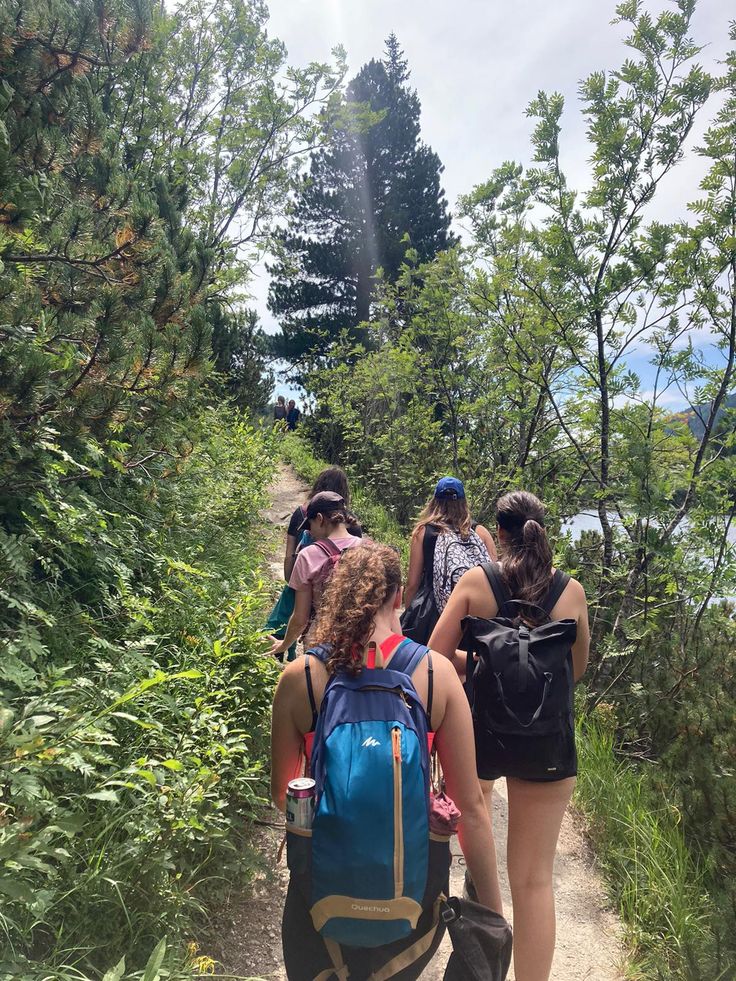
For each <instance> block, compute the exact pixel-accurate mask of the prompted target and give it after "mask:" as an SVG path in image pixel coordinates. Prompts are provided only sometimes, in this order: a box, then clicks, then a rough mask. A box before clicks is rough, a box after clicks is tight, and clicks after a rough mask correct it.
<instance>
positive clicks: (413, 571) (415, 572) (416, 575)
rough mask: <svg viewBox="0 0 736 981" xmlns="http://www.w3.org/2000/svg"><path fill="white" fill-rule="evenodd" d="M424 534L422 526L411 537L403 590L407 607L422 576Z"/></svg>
mask: <svg viewBox="0 0 736 981" xmlns="http://www.w3.org/2000/svg"><path fill="white" fill-rule="evenodd" d="M424 532H425V526H424V525H423V526H422V527H421V528H419V529H418V530H417V531H415V532H414V534H413V535H412V536H411V548H410V550H409V572H408V573H407V577H406V588H405V590H404V605H405V606H408V605H409V604H410V603H411V601H412V600H413V599H414V597H415V595H416V592H417V590H418V589H419V584H420V583H421V581H422V576H423V574H424Z"/></svg>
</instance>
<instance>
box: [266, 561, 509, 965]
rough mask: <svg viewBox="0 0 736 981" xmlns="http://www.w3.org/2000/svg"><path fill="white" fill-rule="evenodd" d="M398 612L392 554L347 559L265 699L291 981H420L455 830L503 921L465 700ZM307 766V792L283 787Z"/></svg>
mask: <svg viewBox="0 0 736 981" xmlns="http://www.w3.org/2000/svg"><path fill="white" fill-rule="evenodd" d="M311 547H313V546H311ZM303 554H305V553H302V555H303ZM300 559H301V556H300V557H299V558H298V559H297V565H298V564H299V561H300ZM400 607H401V564H400V560H399V556H398V555H397V553H396V552H395V551H394V550H392V549H391V548H388V547H387V546H384V545H373V544H371V545H360V546H358V547H356V548H353V549H351V550H350V551H349V552H347V553H346V554H345V555H344V556H343V558H342V559H341V560H340V563H339V564H338V566H337V568H336V569H335V572H334V573H333V575H332V578H331V579H330V582H329V583H328V585H327V587H326V589H325V594H324V602H323V603H322V605H321V607H320V610H319V613H318V616H317V620H316V623H315V626H314V629H313V640H314V644H315V645H316V646H313V647H312V648H311V649H310V650H309V651H308V652H307V654H306V655H305V657H301V658H298V659H297V660H296V661H294V662H292V663H291V664H289V665H287V667H286V668H285V670H284V672H283V674H282V675H281V678H280V680H279V684H278V687H277V689H276V695H275V697H274V703H273V720H272V750H271V794H272V797H273V800H274V802H275V804H276V806H277V807H279V808H280V809H281V810H282V811H283V810H286V814H287V836H286V837H287V861H288V865H289V870H290V881H289V888H288V893H287V896H286V903H285V906H284V914H283V920H282V941H283V948H284V963H285V966H286V973H287V977H288V978H289V981H313V979H315V978H325V979H326V978H328V977H329V978H332V977H333V976H336V977H338V978H345V977H349V978H350V979H351V981H365V979H367V978H369V977H371V976H373V975H374V973H375V972H380V974H377V975H376V976H380V977H381V978H385V979H387V981H388V979H390V978H397V979H399V978H400V979H401V981H413V979H416V978H418V977H419V976H420V974H421V973H422V971H423V970H424V968H425V967H426V966H427V964H428V963H429V961H430V960H431V958H432V956H433V954H434V953H435V951H436V949H437V946H438V944H439V942H440V939H441V936H442V933H443V931H444V923H443V921H442V919H441V918H440V917H439V915H438V914H439V906H440V898H439V897H440V893H442V892H443V891H446V890H447V888H448V874H449V864H450V849H449V841H450V836H451V834H452V833H453V831H454V830H455V828H456V829H457V833H458V836H459V840H460V845H461V847H462V850H463V853H464V855H465V860H466V862H467V866H468V868H469V870H470V872H471V874H472V877H473V882H474V883H475V885H476V888H477V892H478V897H479V899H480V902H481V903H483V904H485V905H487V906H489V907H491V908H493V909H495V910H498V911H499V912H500V910H501V895H500V889H499V884H498V880H497V878H496V869H495V862H494V860H493V854H492V850H491V849H489V847H488V842H489V840H490V836H491V824H490V818H489V815H488V812H487V810H486V807H485V804H484V800H483V795H482V793H481V790H480V786H479V783H478V780H477V777H476V770H475V755H474V748H473V727H472V720H471V716H470V710H469V708H468V702H467V698H466V696H465V693H464V691H463V689H462V686H461V684H460V681H459V679H458V677H457V674H456V673H455V671H454V670H453V668H452V666H451V665H450V664H449V663H448V662H447V660H445V659H444V658H443V657H441V656H439V655H436V654H435V655H434V656H433V655H432V654H431V653H429V652H428V651H427V648H426V647H423V646H421V645H419V644H415V643H413V642H412V641H408V640H406V639H405V638H403V637H402V636H401V635H400V632H399V623H398V611H399V609H400ZM397 686H398V688H397ZM398 690H400V691H401V692H402V697H397V691H398ZM386 719H387V720H389V721H381V720H386ZM376 720H378V721H376ZM430 745H432V746H434V747H436V749H437V752H438V754H439V759H440V762H441V764H442V771H443V773H444V777H445V781H446V789H447V795H449V797H450V798H452V800H453V801H454V802H455V804H456V805H457V808H459V810H460V815H461V816H458V814H457V811H456V809H455V808H452V811H451V813H452V820H450V821H447V820H444V821H442V820H441V818H440V816H438V809H437V806H436V804H437V798H435V797H434V796H433V795H431V794H430V777H429V772H428V770H429V752H430ZM305 757H306V759H307V760H308V761H309V762H308V766H309V770H308V772H310V773H311V775H312V777H313V778H314V780H312V779H308V780H296V781H295V779H294V778H297V777H299V776H300V775H301V774H302V773H303V772H304V771H303V766H304V760H305ZM443 800H444V801H445V803H446V804H447V806H448V807H449V806H450V802H449V801H447V800H446V799H443ZM458 818H459V823H458ZM438 822H441V823H439V826H438ZM333 972H334V974H333Z"/></svg>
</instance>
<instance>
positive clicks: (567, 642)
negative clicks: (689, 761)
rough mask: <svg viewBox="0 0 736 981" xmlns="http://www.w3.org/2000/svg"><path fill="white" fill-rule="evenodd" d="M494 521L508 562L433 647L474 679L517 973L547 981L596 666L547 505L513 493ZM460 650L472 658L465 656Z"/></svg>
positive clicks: (484, 783) (476, 575) (522, 978)
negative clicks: (581, 726) (587, 695)
mask: <svg viewBox="0 0 736 981" xmlns="http://www.w3.org/2000/svg"><path fill="white" fill-rule="evenodd" d="M496 523H497V527H498V541H499V547H500V553H501V557H500V561H499V563H488V564H486V565H484V566H482V567H479V568H477V569H472V570H470V572H468V573H466V574H465V575H464V576H463V578H462V579H461V580H460V582H459V583H458V585H457V587H456V588H455V590H454V591H453V593H452V595H451V597H450V599H449V601H448V603H447V606H446V607H445V609H444V612H443V613H442V616H441V617H440V619H439V621H438V623H437V626H436V628H435V630H434V632H433V633H432V637H431V638H430V646H431V647H432V649H433V650H437V651H440V652H441V653H443V654H445V656H446V657H448V658H449V659H450V660H451V661H452V662H453V663H454V664H455V667H456V669H457V670H458V673H459V674H460V675H461V676H462V675H467V680H466V690H467V692H468V695H469V697H470V700H471V708H472V713H473V724H474V730H475V743H476V758H477V766H478V776H479V778H480V782H481V787H482V789H483V793H484V795H485V798H486V803H487V805H488V809H489V813H492V810H491V794H492V790H493V781H494V780H497V779H498V778H499V777H505V778H506V785H507V789H508V851H507V867H508V876H509V882H510V886H511V897H512V903H513V910H514V970H515V975H516V977H517V978H519V981H547V979H548V978H549V974H550V970H551V967H552V958H553V955H554V947H555V906H554V892H553V888H552V872H553V866H554V859H555V852H556V849H557V840H558V837H559V833H560V826H561V824H562V818H563V815H564V813H565V810H566V808H567V805H568V803H569V801H570V797H571V795H572V791H573V788H574V786H575V775H576V773H577V755H576V751H575V730H574V722H573V687H574V684H575V683H576V682H577V681H578V680H579V679H580V678H581V677H582V675H583V674H584V672H585V669H586V666H587V663H588V650H589V646H590V630H589V626H588V609H587V602H586V598H585V592H584V590H583V587H582V586H581V585H580V583H579V582H577V581H576V580H575V579H571V578H570V577H569V576H567V575H565V573H563V572H561V571H560V570H556V569H554V568H553V565H552V549H551V548H550V544H549V541H548V539H547V532H546V530H545V527H544V506H543V505H542V503H541V501H539V500H538V498H536V497H535V496H534V495H533V494H529V493H527V492H525V491H515V492H513V493H511V494H506V495H505V496H504V497H502V498H501V499H500V500H499V502H498V504H497V506H496ZM466 618H467V619H466ZM461 641H462V647H463V648H464V649H465V650H467V651H468V652H469V653H468V654H467V655H466V654H465V653H464V651H459V650H458V648H459V647H460V646H461ZM469 888H471V889H472V883H469Z"/></svg>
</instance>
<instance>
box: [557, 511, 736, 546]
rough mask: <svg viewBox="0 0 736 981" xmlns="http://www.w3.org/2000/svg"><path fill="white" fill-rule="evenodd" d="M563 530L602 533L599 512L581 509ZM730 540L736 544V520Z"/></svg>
mask: <svg viewBox="0 0 736 981" xmlns="http://www.w3.org/2000/svg"><path fill="white" fill-rule="evenodd" d="M608 519H609V521H610V522H611V524H612V525H613V526H614V527H615V526H616V525H620V521H619V517H618V515H617V514H610V515H609V516H608ZM680 527H681V528H687V518H686V519H685V520H684V521H683V522H682V525H681V526H680ZM561 530H562V531H563V532H571V533H572V537H573V539H578V538H580V536H581V534H582V533H583V532H584V531H597V532H598V533H599V534H600V530H601V523H600V519H599V518H598V514H597V512H595V511H581V512H580V514H576V515H575V516H574V517H572V518H568V520H567V521H563V522H562V525H561ZM728 540H729V542H731V544H734V545H736V520H734V521H733V523H732V524H731V527H730V528H729V530H728Z"/></svg>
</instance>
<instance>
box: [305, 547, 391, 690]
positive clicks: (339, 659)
mask: <svg viewBox="0 0 736 981" xmlns="http://www.w3.org/2000/svg"><path fill="white" fill-rule="evenodd" d="M400 585H401V562H400V560H399V556H398V554H397V553H396V552H395V551H394V550H393V549H392V548H389V547H388V546H387V545H377V544H370V545H367V544H366V545H357V546H356V547H355V548H349V549H348V550H347V551H346V552H344V553H343V555H342V558H341V559H340V561H339V562H338V564H337V566H336V567H335V571H334V572H333V573H332V575H331V576H330V579H329V581H328V583H327V586H326V587H325V591H324V594H323V596H322V602H321V603H320V606H319V611H318V613H317V620H316V623H315V626H314V642H315V643H317V644H329V645H330V647H331V648H332V653H331V655H330V657H329V659H328V661H327V670H328V671H329V672H330V673H331V674H334V673H335V672H336V671H340V670H341V669H345V670H347V671H349V672H350V673H351V674H358V673H359V672H360V669H361V667H362V664H363V650H364V648H365V645H366V643H367V641H368V639H369V637H370V636H371V634H372V633H373V630H374V628H375V625H376V614H377V613H378V611H379V610H380V609H381V607H382V606H383V605H384V603H386V602H388V600H389V599H391V597H392V596H394V595H395V593H396V590H397V589H398V588H399V586H400Z"/></svg>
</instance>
